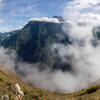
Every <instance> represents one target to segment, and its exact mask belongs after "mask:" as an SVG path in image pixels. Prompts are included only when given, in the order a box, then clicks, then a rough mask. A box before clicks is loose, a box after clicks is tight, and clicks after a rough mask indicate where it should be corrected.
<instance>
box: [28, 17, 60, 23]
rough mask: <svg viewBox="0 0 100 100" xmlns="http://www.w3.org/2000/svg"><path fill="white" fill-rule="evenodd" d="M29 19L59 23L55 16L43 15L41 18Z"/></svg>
mask: <svg viewBox="0 0 100 100" xmlns="http://www.w3.org/2000/svg"><path fill="white" fill-rule="evenodd" d="M30 20H31V21H45V22H54V23H59V20H58V19H56V18H48V17H43V18H31V19H30Z"/></svg>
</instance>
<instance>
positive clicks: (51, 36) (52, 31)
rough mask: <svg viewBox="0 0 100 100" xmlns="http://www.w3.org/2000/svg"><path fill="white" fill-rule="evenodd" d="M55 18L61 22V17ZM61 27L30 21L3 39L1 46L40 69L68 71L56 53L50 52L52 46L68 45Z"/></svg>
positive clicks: (53, 23)
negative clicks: (38, 66)
mask: <svg viewBox="0 0 100 100" xmlns="http://www.w3.org/2000/svg"><path fill="white" fill-rule="evenodd" d="M55 18H59V20H60V21H62V20H63V19H62V17H57V16H55ZM62 27H63V23H61V22H59V23H57V22H49V21H36V20H35V21H34V20H31V21H30V22H29V23H28V24H27V25H25V26H24V27H23V28H22V29H21V30H19V31H16V32H13V34H11V35H10V36H9V37H6V38H5V39H3V41H1V45H2V46H4V47H6V48H8V47H9V48H11V49H14V50H16V52H17V54H18V56H19V57H20V58H21V59H22V60H24V61H27V62H30V63H40V67H41V69H44V67H50V68H54V69H62V70H63V71H64V70H69V69H70V66H69V65H68V64H67V63H65V62H61V59H60V57H59V56H58V54H57V52H58V51H55V54H56V55H54V53H53V52H52V50H51V49H52V45H53V44H57V43H63V44H64V45H67V44H68V43H70V41H69V39H68V36H67V35H66V34H65V33H64V31H63V29H62ZM8 34H9V33H8ZM59 37H60V38H59Z"/></svg>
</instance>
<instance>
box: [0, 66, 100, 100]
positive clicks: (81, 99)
mask: <svg viewBox="0 0 100 100" xmlns="http://www.w3.org/2000/svg"><path fill="white" fill-rule="evenodd" d="M3 67H4V66H3V65H0V100H2V99H1V96H3V95H5V94H7V95H8V96H9V97H10V100H19V99H17V95H16V94H15V92H14V91H13V87H14V85H15V84H16V83H18V84H19V85H20V87H21V90H22V91H23V92H24V96H22V98H21V99H20V100H100V85H96V86H95V85H94V86H92V87H89V88H87V89H83V90H81V91H80V92H76V93H72V94H61V93H57V92H55V93H53V92H49V91H46V90H43V89H39V88H36V87H34V86H31V85H29V84H28V83H27V82H25V81H22V80H23V79H22V78H21V77H20V76H19V75H17V74H16V73H14V72H12V71H10V70H8V69H6V68H3ZM5 69H6V70H5Z"/></svg>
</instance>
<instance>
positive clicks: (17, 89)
mask: <svg viewBox="0 0 100 100" xmlns="http://www.w3.org/2000/svg"><path fill="white" fill-rule="evenodd" d="M14 88H15V91H16V93H17V94H19V95H21V96H24V93H23V91H22V90H21V88H20V86H19V84H18V83H17V84H15V86H14Z"/></svg>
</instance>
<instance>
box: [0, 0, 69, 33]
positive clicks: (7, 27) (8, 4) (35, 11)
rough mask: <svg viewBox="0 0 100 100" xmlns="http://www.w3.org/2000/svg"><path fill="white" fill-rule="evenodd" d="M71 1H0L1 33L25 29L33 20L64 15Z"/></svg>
mask: <svg viewBox="0 0 100 100" xmlns="http://www.w3.org/2000/svg"><path fill="white" fill-rule="evenodd" d="M67 1H70V0H0V32H5V31H11V30H14V29H19V28H20V27H23V26H24V25H25V24H26V23H27V22H28V21H29V19H31V18H34V17H46V16H49V17H52V16H54V15H62V9H63V6H64V5H65V3H66V2H67Z"/></svg>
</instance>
